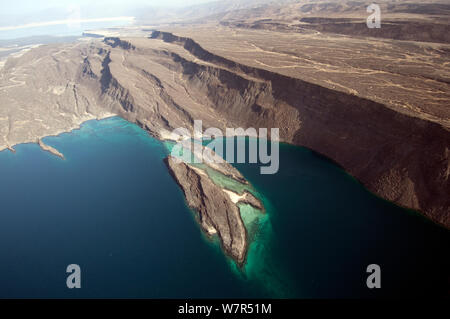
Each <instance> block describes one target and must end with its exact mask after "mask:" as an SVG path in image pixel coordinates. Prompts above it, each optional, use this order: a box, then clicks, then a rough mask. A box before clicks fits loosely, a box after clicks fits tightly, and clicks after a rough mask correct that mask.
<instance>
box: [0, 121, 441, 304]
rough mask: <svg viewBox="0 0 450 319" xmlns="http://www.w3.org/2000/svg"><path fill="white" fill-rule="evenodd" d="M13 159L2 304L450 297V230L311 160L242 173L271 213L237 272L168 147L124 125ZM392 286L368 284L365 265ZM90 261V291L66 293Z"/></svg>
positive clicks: (6, 176)
mask: <svg viewBox="0 0 450 319" xmlns="http://www.w3.org/2000/svg"><path fill="white" fill-rule="evenodd" d="M44 141H45V143H47V144H49V145H52V146H54V147H56V148H57V149H58V150H59V151H61V152H62V153H63V154H64V155H65V157H66V159H65V160H61V159H59V158H57V157H55V156H53V155H51V154H50V153H47V152H43V151H42V150H41V149H40V148H39V147H38V146H37V145H35V144H24V145H18V146H17V147H16V150H17V153H15V154H13V153H11V152H9V151H4V152H0V177H1V178H0V256H1V259H0V297H3V298H4V297H7V298H12V297H44V298H45V297H62V298H72V297H87V298H91V297H96V298H98V297H106V298H107V297H139V298H145V297H155V298H168V297H169V298H178V297H179V298H196V297H207V298H211V297H305V298H314V297H371V296H398V297H403V296H409V295H414V296H416V295H426V296H430V295H433V294H438V293H443V292H444V291H445V289H448V286H447V284H448V278H449V277H448V275H447V274H446V273H445V271H446V270H448V269H449V261H448V256H447V255H448V251H449V250H448V248H449V232H448V231H447V230H444V229H442V228H441V227H439V226H436V225H434V224H432V223H430V222H428V221H426V220H425V219H424V218H422V217H420V216H419V215H418V214H416V213H414V212H409V211H406V210H404V209H401V208H398V207H395V206H393V205H392V204H389V203H387V202H385V201H382V200H380V199H378V198H376V197H375V196H373V195H371V194H370V193H368V192H367V191H366V190H364V188H363V187H361V186H360V185H359V184H358V183H357V182H356V181H354V180H353V179H352V178H350V177H349V176H348V175H347V174H345V172H343V171H342V170H340V169H339V168H338V167H336V166H335V165H334V164H332V163H330V162H329V161H327V160H326V159H323V158H322V157H319V156H317V155H315V154H314V153H312V152H310V151H309V150H306V149H303V148H299V147H293V146H288V145H282V146H281V149H280V161H281V162H280V171H279V173H278V174H276V175H260V174H259V166H257V165H250V164H237V165H236V166H237V167H238V168H239V169H240V170H241V172H242V173H243V174H244V175H245V176H246V177H247V178H248V179H249V181H250V182H251V183H252V184H253V185H254V187H255V188H256V190H257V191H258V193H259V194H260V196H261V198H262V199H263V200H264V203H265V205H266V207H267V215H266V218H265V220H266V221H265V223H264V225H261V229H260V232H259V234H258V236H257V238H256V239H255V242H254V243H253V244H252V246H251V248H250V255H249V263H248V266H247V267H246V268H245V269H244V270H243V271H239V270H236V267H234V266H233V264H232V262H231V261H230V260H229V258H227V257H225V256H224V255H223V253H222V252H221V250H220V247H219V246H218V244H217V243H215V242H211V241H210V240H208V239H207V238H206V237H205V236H204V235H203V234H202V232H201V231H200V228H199V227H198V225H197V223H196V221H195V219H194V217H193V214H192V212H191V211H190V210H189V209H188V208H187V207H186V204H185V202H184V197H183V195H182V192H181V190H180V189H179V187H178V186H177V185H176V184H175V182H174V181H173V179H172V178H171V176H170V175H169V173H168V171H167V169H166V167H165V165H164V163H163V161H162V160H163V158H164V157H165V156H166V155H167V152H168V151H167V149H166V148H165V146H164V144H163V143H160V142H159V141H157V140H155V139H153V138H151V137H149V136H148V135H147V133H145V132H144V131H142V130H141V129H140V128H138V127H137V126H136V125H133V124H130V123H128V122H126V121H124V120H122V119H120V118H110V119H106V120H102V121H89V122H87V123H85V124H83V125H82V128H81V129H80V130H75V131H73V132H71V133H65V134H62V135H60V136H58V137H48V138H45V139H44ZM372 263H376V264H379V265H380V266H381V269H382V289H380V290H377V291H372V290H369V289H367V288H366V284H365V282H366V277H367V274H366V273H365V270H366V267H367V265H369V264H372ZM69 264H79V265H80V267H81V272H82V281H81V282H82V288H81V289H72V290H69V289H67V288H66V276H67V275H68V274H66V272H65V271H66V267H67V265H69Z"/></svg>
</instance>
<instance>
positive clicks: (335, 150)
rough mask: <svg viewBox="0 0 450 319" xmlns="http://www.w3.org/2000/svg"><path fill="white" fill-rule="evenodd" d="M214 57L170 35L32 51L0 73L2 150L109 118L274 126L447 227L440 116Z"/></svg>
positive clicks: (150, 125)
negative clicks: (86, 122) (87, 122)
mask: <svg viewBox="0 0 450 319" xmlns="http://www.w3.org/2000/svg"><path fill="white" fill-rule="evenodd" d="M237 49H238V48H236V50H237ZM255 50H257V51H255V52H258V54H259V55H260V56H262V57H264V56H266V55H270V56H273V55H275V54H277V55H276V57H277V58H276V59H278V58H279V57H280V58H281V57H284V56H283V55H279V54H281V53H273V52H272V53H271V52H269V53H267V52H266V51H264V50H262V49H258V48H256V49H255ZM242 51H244V50H242ZM283 54H284V53H283ZM222 55H225V54H224V53H221V54H219V53H218V50H217V51H214V52H213V50H206V49H205V48H204V47H203V46H202V45H200V44H199V43H197V41H195V40H194V39H190V38H187V37H181V36H177V35H174V34H172V33H168V32H154V33H153V35H152V37H151V38H150V39H148V38H127V39H121V38H114V39H106V40H105V41H101V40H98V39H97V40H92V41H90V42H85V43H76V44H69V45H68V44H66V45H62V44H61V45H52V46H42V47H39V48H36V49H34V50H31V51H29V52H27V53H26V54H25V55H24V56H22V57H20V58H14V59H10V60H8V62H7V63H6V64H5V66H4V68H3V69H2V70H1V72H2V75H3V77H2V78H1V80H0V82H1V87H0V90H1V91H2V94H1V95H0V103H1V104H2V105H6V108H5V109H2V110H0V143H1V144H0V149H3V148H6V147H13V146H14V145H15V144H17V143H23V142H27V141H35V140H36V138H42V137H44V136H48V135H55V134H57V133H61V132H64V131H67V130H70V129H72V128H74V127H77V126H78V125H79V123H81V122H83V121H85V120H87V119H92V118H101V117H102V116H106V115H110V114H116V115H119V116H121V117H123V118H125V119H126V120H129V121H131V122H134V123H137V124H138V125H140V126H141V127H142V128H144V129H146V130H147V131H148V132H149V133H150V134H152V135H154V136H155V137H157V138H162V135H164V134H163V132H167V131H169V132H170V131H172V130H173V129H175V128H180V127H181V128H186V129H187V130H188V131H191V130H192V129H193V120H194V119H197V120H202V121H203V126H204V128H209V127H217V128H220V129H222V130H224V129H225V128H226V127H233V128H237V127H242V128H244V129H246V128H250V127H253V128H268V129H270V128H279V129H280V139H281V140H282V141H283V142H287V143H292V144H295V145H300V146H306V147H308V148H311V149H313V150H315V151H316V152H318V153H320V154H323V155H325V156H326V157H328V158H330V159H332V160H334V161H335V162H336V163H338V164H339V165H341V166H342V167H343V168H344V169H345V170H346V171H347V172H349V173H350V174H351V175H353V176H354V177H356V178H357V179H358V180H359V181H361V182H362V183H363V184H364V185H365V186H366V187H367V188H368V189H369V190H371V191H372V192H374V193H375V194H377V195H379V196H381V197H382V198H385V199H387V200H390V201H393V202H395V203H396V204H399V205H402V206H405V207H408V208H412V209H416V210H419V211H421V212H422V213H424V214H425V215H426V216H428V217H429V218H431V219H433V220H434V221H436V222H439V223H442V224H443V225H446V226H447V227H449V226H450V217H449V215H450V213H449V207H450V199H449V198H448V193H450V184H449V175H450V174H449V172H450V169H449V167H450V164H449V155H450V154H449V146H448V145H450V137H449V131H448V127H447V126H446V123H447V122H446V118H445V114H446V113H445V112H444V111H445V110H444V111H442V109H441V108H439V110H440V111H439V112H444V113H442V114H441V113H438V112H436V113H433V116H431V115H430V114H431V113H430V114H425V113H421V112H419V111H414V110H415V109H411V108H395V107H394V106H393V105H390V104H388V103H386V104H384V103H380V102H379V101H375V100H372V99H369V98H365V97H362V96H361V94H360V93H359V92H353V91H351V92H353V93H346V91H349V90H347V89H342V90H338V89H332V88H330V87H327V86H324V85H319V84H316V83H312V82H309V81H307V80H304V79H300V78H298V77H295V76H289V75H286V74H284V73H283V72H281V71H279V72H275V71H273V68H272V69H271V68H269V67H261V68H257V67H254V66H250V65H247V64H246V63H240V62H239V60H238V59H236V60H234V59H230V58H225V57H223V56H222ZM276 59H273V60H274V61H275V60H276ZM37 61H39V63H37ZM321 67H322V68H324V67H325V66H324V65H322V64H321ZM31 68H32V69H33V70H34V71H33V72H29V70H30V69H31ZM280 70H282V69H280ZM332 71H333V70H332ZM333 72H334V71H333ZM333 72H330V73H329V74H333ZM374 72H375V71H374ZM377 72H378V71H377ZM355 74H356V73H355ZM358 74H359V73H358ZM377 74H378V73H377ZM355 76H357V75H355ZM358 76H360V75H358ZM366 78H367V79H368V80H369V79H371V77H369V76H367V77H366ZM388 80H390V78H387V80H386V81H388ZM334 81H336V80H334ZM333 83H334V82H333ZM24 85H27V90H26V91H24V90H23V86H24ZM333 85H334V84H333ZM371 85H372V84H371ZM402 85H406V84H402ZM402 85H398V87H400V86H402ZM439 85H445V82H440V84H439ZM337 87H338V86H337ZM396 87H397V86H396ZM442 90H444V91H445V87H442V89H441V91H442ZM444 91H442V92H444ZM349 92H350V91H349ZM409 92H413V93H410V94H409V95H413V94H418V95H417V96H418V97H420V98H422V96H421V95H419V93H414V92H415V91H414V90H410V91H409ZM418 92H421V91H418ZM442 92H441V93H439V94H441V95H442V94H444V93H445V92H444V93H442ZM409 95H408V96H409ZM405 96H406V95H405ZM443 96H444V97H439V99H442V98H445V94H444V95H443ZM405 105H408V102H405Z"/></svg>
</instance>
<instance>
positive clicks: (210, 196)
mask: <svg viewBox="0 0 450 319" xmlns="http://www.w3.org/2000/svg"><path fill="white" fill-rule="evenodd" d="M164 161H165V163H166V165H167V167H168V168H169V171H170V173H171V174H172V176H173V177H174V179H175V180H176V181H177V183H178V184H179V185H180V187H181V189H182V190H183V192H184V195H185V197H186V201H187V204H188V205H189V207H191V208H192V209H193V210H194V211H195V212H196V213H197V218H198V221H199V223H200V225H201V226H202V228H203V230H204V231H205V232H206V233H208V234H215V233H217V235H218V236H219V238H220V240H221V243H222V246H223V249H224V250H225V252H226V253H227V254H228V255H230V256H231V257H232V258H233V259H234V260H235V261H236V262H237V263H238V264H243V263H244V261H245V257H246V252H247V246H248V243H247V231H246V229H245V226H244V223H243V222H242V219H241V216H240V212H239V208H238V206H237V205H236V204H235V203H233V202H232V200H231V199H230V197H229V196H228V195H227V194H226V193H225V192H224V191H223V189H222V188H221V187H219V186H217V185H216V184H214V183H213V182H212V181H211V180H210V178H209V177H208V176H207V175H206V174H205V173H204V172H203V171H201V170H200V169H197V168H194V167H192V166H190V165H188V164H185V163H183V162H177V160H176V159H175V158H174V157H172V156H169V157H168V158H166V159H165V160H164Z"/></svg>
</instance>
